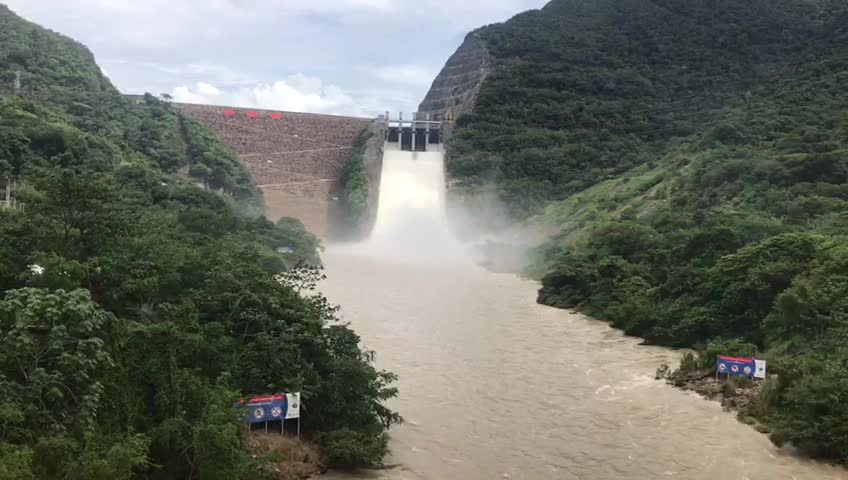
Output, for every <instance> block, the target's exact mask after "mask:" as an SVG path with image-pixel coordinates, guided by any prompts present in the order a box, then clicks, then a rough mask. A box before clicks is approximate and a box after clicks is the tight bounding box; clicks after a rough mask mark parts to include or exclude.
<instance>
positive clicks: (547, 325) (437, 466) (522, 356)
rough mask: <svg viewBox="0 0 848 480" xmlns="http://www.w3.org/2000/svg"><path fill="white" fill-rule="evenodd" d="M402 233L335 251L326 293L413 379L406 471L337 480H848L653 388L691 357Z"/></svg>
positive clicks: (399, 437) (406, 406) (402, 406)
mask: <svg viewBox="0 0 848 480" xmlns="http://www.w3.org/2000/svg"><path fill="white" fill-rule="evenodd" d="M386 168H387V166H386V165H385V163H384V184H385V183H386V181H387V180H388V179H390V178H391V175H387V172H386V170H385V169H386ZM398 182H401V181H400V180H398ZM401 183H402V182H401ZM384 188H386V187H385V186H384ZM399 190H401V191H404V192H409V191H410V190H414V189H412V188H411V187H410V188H401V189H399ZM382 194H383V192H381V195H382ZM396 195H397V196H402V195H403V194H402V193H400V192H398V193H396ZM383 201H384V198H383V197H382V196H381V202H383ZM397 213H398V212H397V211H396V212H394V214H397ZM383 214H384V212H383V205H382V204H381V212H380V215H383ZM410 215H413V212H410ZM379 222H380V221H379V220H378V223H379ZM422 235H424V234H423V233H420V234H419V235H416V236H417V237H421V236H422ZM425 236H426V235H425ZM436 236H438V235H436ZM413 237H415V236H413ZM413 237H407V238H406V239H405V241H407V242H409V243H410V244H415V242H414V238H413ZM389 238H390V237H386V238H383V239H382V240H383V243H382V244H380V245H378V248H367V247H368V246H367V245H366V246H353V247H331V248H329V249H328V251H327V252H326V254H325V255H324V258H325V263H326V266H327V271H326V273H327V275H328V277H329V278H328V280H327V281H326V282H325V284H324V285H323V287H322V290H323V291H324V292H325V294H326V295H327V296H328V297H329V299H330V300H331V301H332V302H334V303H338V304H340V305H342V315H343V317H344V319H345V320H346V321H349V322H350V323H351V324H352V326H353V327H354V328H355V329H356V331H357V332H358V333H359V334H360V335H361V337H362V340H363V343H364V345H365V346H366V347H367V348H369V349H373V350H375V351H376V352H377V363H378V366H379V367H380V368H384V369H388V370H391V371H393V372H395V373H397V374H398V375H399V377H400V380H399V383H398V387H399V388H400V396H399V397H398V398H397V399H394V400H393V401H392V402H391V406H392V407H393V408H394V409H396V410H398V411H399V412H400V413H401V414H402V415H403V416H404V418H405V419H406V423H404V424H403V425H401V426H398V427H394V428H393V429H392V431H391V435H392V440H391V454H390V456H389V458H387V459H386V463H387V464H396V465H397V467H396V468H393V469H389V470H384V471H376V472H368V473H362V474H358V475H353V476H349V475H348V476H346V475H333V476H331V478H339V479H351V478H353V479H360V478H362V479H365V478H368V479H374V478H377V479H380V478H387V479H414V480H418V479H427V480H453V479H457V480H466V479H467V480H484V479H485V480H491V479H514V480H519V479H522V480H536V479H539V480H543V479H565V480H619V479H633V480H657V479H666V478H668V479H693V480H792V479H795V480H828V479H834V480H836V479H840V480H848V473H846V471H845V470H843V469H840V468H835V467H830V466H827V465H823V464H819V463H815V462H811V461H806V460H802V459H799V458H796V457H794V456H792V455H791V453H790V452H787V451H783V450H780V449H777V448H775V447H774V446H773V445H772V444H771V442H769V440H768V438H767V437H766V436H765V435H762V434H760V433H758V432H756V431H755V430H754V429H752V428H751V427H749V426H747V425H744V424H742V423H740V422H739V421H738V420H737V419H736V417H735V415H734V414H733V413H728V412H724V411H722V409H721V407H720V405H719V404H718V403H717V402H712V401H708V400H704V399H702V398H700V397H699V396H697V395H695V394H690V393H686V392H683V391H680V390H677V389H675V388H672V387H670V386H667V385H666V384H665V383H664V382H661V381H656V380H654V373H655V371H656V368H657V366H659V365H660V364H661V363H663V362H668V363H673V362H675V360H676V359H677V358H678V355H679V354H678V353H676V352H674V351H672V350H669V349H665V348H659V347H646V346H640V345H639V340H638V339H634V338H627V337H624V336H622V334H621V333H620V332H618V331H616V330H613V329H611V328H610V327H609V326H607V325H606V324H604V323H602V322H598V321H594V320H592V319H589V318H586V317H583V316H581V315H577V314H573V313H569V312H567V311H563V310H557V309H552V308H548V307H544V306H540V305H537V304H536V303H535V298H536V290H537V288H538V286H537V285H536V284H535V283H533V282H530V281H525V280H522V279H520V278H518V277H516V276H513V275H505V274H495V273H491V272H488V271H485V270H483V269H480V268H478V267H476V266H474V265H471V264H470V263H465V262H458V261H453V260H452V259H451V258H447V257H443V253H444V248H442V247H441V246H440V244H439V242H435V243H433V244H432V245H436V247H433V248H429V249H428V248H427V247H426V245H427V244H429V242H424V243H420V244H416V246H415V248H414V249H412V250H409V249H407V253H408V254H411V256H410V255H408V256H407V257H406V260H404V259H402V258H401V257H396V256H393V255H388V254H386V250H387V249H391V245H396V244H393V243H392V242H390V241H387V239H389ZM370 246H371V247H374V245H370Z"/></svg>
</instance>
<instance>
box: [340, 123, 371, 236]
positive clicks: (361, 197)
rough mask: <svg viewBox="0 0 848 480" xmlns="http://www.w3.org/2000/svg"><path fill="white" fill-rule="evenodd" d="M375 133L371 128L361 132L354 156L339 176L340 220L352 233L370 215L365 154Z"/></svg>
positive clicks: (357, 138) (355, 145)
mask: <svg viewBox="0 0 848 480" xmlns="http://www.w3.org/2000/svg"><path fill="white" fill-rule="evenodd" d="M373 135H374V134H373V132H371V131H370V130H369V129H365V130H363V131H362V132H360V134H359V136H357V137H356V141H355V142H354V145H353V148H354V150H353V156H352V157H351V158H350V160H348V161H347V163H345V165H344V167H343V168H342V172H341V175H340V177H339V190H340V192H341V195H340V196H339V201H340V202H341V209H342V212H340V220H341V221H342V222H344V224H345V228H346V230H348V231H349V232H351V233H352V232H356V231H357V230H358V228H359V227H360V226H361V225H363V224H364V222H365V217H366V216H367V215H368V196H369V187H368V171H367V169H366V167H365V156H364V155H365V148H366V145H367V143H368V139H369V138H371V137H372V136H373Z"/></svg>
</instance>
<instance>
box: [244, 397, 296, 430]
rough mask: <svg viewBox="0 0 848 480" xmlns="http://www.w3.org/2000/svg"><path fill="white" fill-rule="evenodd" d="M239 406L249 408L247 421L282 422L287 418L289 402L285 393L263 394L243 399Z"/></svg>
mask: <svg viewBox="0 0 848 480" xmlns="http://www.w3.org/2000/svg"><path fill="white" fill-rule="evenodd" d="M239 407H241V408H244V409H245V410H247V423H265V422H280V421H282V420H284V419H285V418H286V410H287V407H288V402H287V401H286V395H285V394H278V395H263V396H260V397H253V398H251V399H250V400H248V401H247V402H245V401H244V400H242V401H241V402H239Z"/></svg>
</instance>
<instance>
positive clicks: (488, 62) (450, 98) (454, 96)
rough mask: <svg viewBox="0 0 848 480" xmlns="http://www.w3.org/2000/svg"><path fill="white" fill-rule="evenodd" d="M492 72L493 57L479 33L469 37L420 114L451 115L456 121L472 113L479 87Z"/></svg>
mask: <svg viewBox="0 0 848 480" xmlns="http://www.w3.org/2000/svg"><path fill="white" fill-rule="evenodd" d="M491 68H492V56H491V55H490V54H489V51H488V49H487V48H486V44H485V43H484V42H483V40H482V39H481V38H480V36H479V34H478V33H477V32H472V33H470V34H468V36H467V37H466V38H465V42H463V43H462V45H461V46H460V47H459V49H458V50H457V51H456V53H454V54H453V55H452V56H451V57H450V58H449V59H448V62H447V64H445V66H444V68H442V71H441V72H440V73H439V75H438V76H437V77H436V79H435V80H434V81H433V85H432V86H431V87H430V91H429V92H427V96H426V97H425V98H424V101H423V102H421V105H420V106H419V107H418V112H419V113H421V114H427V113H429V114H435V115H438V116H440V117H442V118H444V116H445V115H446V114H447V113H448V112H450V113H451V115H452V116H453V118H456V117H458V116H459V115H462V114H463V113H467V112H470V111H472V110H473V109H474V105H475V103H476V102H477V95H478V94H479V93H480V85H482V84H483V80H485V78H486V76H487V75H488V74H489V72H490V71H491Z"/></svg>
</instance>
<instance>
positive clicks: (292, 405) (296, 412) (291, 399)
mask: <svg viewBox="0 0 848 480" xmlns="http://www.w3.org/2000/svg"><path fill="white" fill-rule="evenodd" d="M286 400H287V403H288V409H287V410H286V420H290V419H297V438H300V392H296V393H287V394H286Z"/></svg>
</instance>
